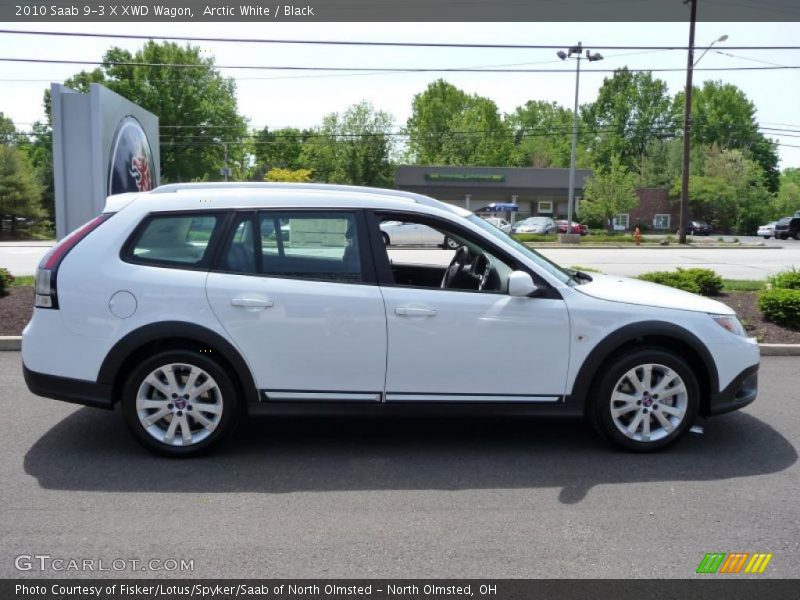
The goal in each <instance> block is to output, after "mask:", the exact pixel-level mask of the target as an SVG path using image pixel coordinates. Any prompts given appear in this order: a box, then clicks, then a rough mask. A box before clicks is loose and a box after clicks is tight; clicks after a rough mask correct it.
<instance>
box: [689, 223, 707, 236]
mask: <svg viewBox="0 0 800 600" xmlns="http://www.w3.org/2000/svg"><path fill="white" fill-rule="evenodd" d="M686 233H688V234H690V235H710V234H711V233H712V229H711V225H709V224H708V223H706V222H705V221H689V224H688V225H687V226H686Z"/></svg>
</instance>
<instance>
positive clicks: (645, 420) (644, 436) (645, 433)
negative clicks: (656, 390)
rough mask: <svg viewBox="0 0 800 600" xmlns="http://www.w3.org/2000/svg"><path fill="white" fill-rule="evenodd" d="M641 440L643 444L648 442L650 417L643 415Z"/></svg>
mask: <svg viewBox="0 0 800 600" xmlns="http://www.w3.org/2000/svg"><path fill="white" fill-rule="evenodd" d="M642 439H643V440H644V441H645V442H649V441H650V415H649V414H647V415H644V417H643V418H642Z"/></svg>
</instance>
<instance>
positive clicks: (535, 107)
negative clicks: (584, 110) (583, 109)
mask: <svg viewBox="0 0 800 600" xmlns="http://www.w3.org/2000/svg"><path fill="white" fill-rule="evenodd" d="M506 120H507V121H508V124H509V126H510V128H511V130H512V132H513V135H514V141H515V144H514V145H515V148H514V157H513V163H514V164H515V165H517V166H520V167H539V168H548V167H555V168H558V167H560V168H566V167H569V165H570V157H571V154H572V121H573V118H572V111H571V110H568V109H566V108H564V107H562V106H559V105H558V104H556V103H555V102H545V101H543V100H529V101H528V102H526V103H525V104H524V105H523V106H518V107H517V108H516V110H515V111H514V112H513V113H512V114H510V115H509V116H508V117H507V119H506ZM578 141H579V143H580V146H579V148H578V155H579V157H582V155H584V154H585V152H584V148H585V145H584V144H583V142H582V141H581V138H580V137H579V138H578ZM578 162H579V163H580V162H583V161H582V160H580V159H579V160H578Z"/></svg>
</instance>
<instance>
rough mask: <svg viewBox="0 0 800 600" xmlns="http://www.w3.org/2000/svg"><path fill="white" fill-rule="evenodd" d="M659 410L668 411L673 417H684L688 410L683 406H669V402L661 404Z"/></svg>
mask: <svg viewBox="0 0 800 600" xmlns="http://www.w3.org/2000/svg"><path fill="white" fill-rule="evenodd" d="M658 410H660V411H661V412H664V413H667V414H668V415H672V416H673V417H678V418H679V419H682V418H683V414H684V413H685V412H686V410H685V409H683V408H678V407H676V406H669V405H668V404H659V405H658Z"/></svg>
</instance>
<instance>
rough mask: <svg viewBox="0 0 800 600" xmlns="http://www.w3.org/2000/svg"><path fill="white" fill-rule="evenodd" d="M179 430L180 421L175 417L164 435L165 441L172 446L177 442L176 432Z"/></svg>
mask: <svg viewBox="0 0 800 600" xmlns="http://www.w3.org/2000/svg"><path fill="white" fill-rule="evenodd" d="M177 428H178V419H177V418H176V417H175V416H173V417H172V421H170V422H169V427H167V432H166V433H165V434H164V441H165V442H167V443H168V444H171V443H173V442H174V441H175V430H176V429H177Z"/></svg>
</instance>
